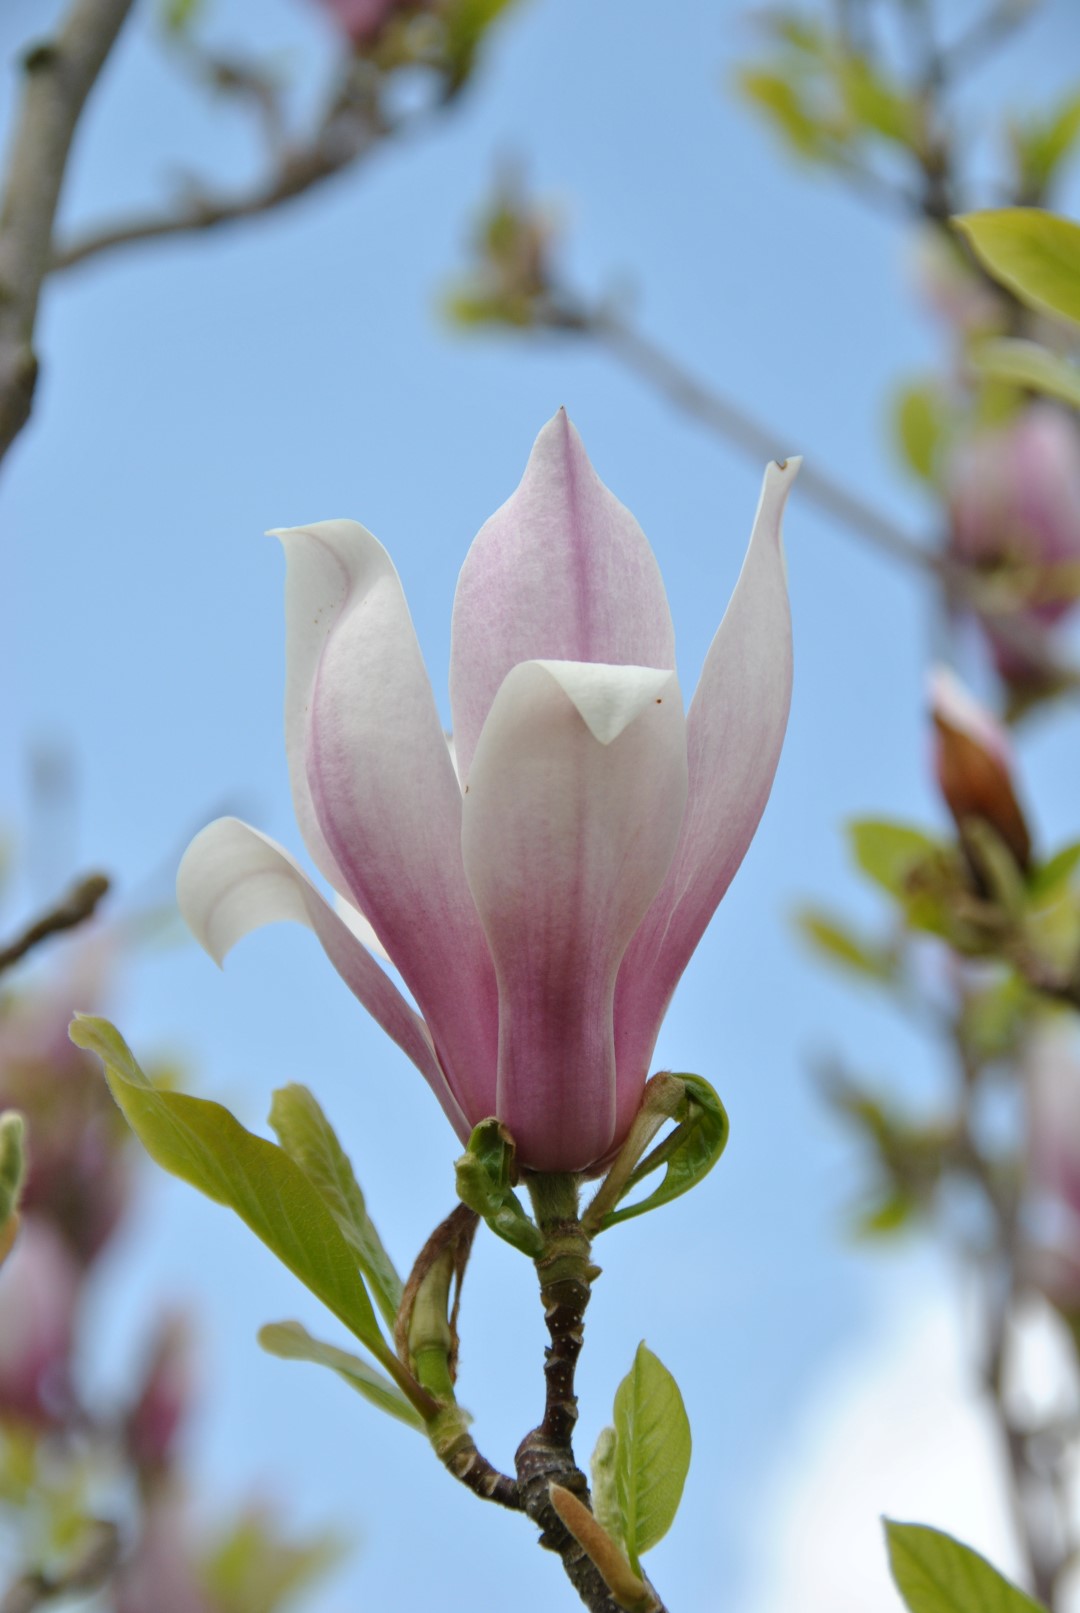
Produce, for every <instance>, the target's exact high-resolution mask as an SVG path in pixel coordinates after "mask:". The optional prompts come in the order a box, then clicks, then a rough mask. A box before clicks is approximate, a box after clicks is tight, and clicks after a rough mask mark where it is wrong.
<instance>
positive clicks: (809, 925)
mask: <svg viewBox="0 0 1080 1613" xmlns="http://www.w3.org/2000/svg"><path fill="white" fill-rule="evenodd" d="M795 922H796V924H797V925H798V928H799V930H800V931H801V933H802V935H803V937H804V939H805V940H807V941H809V942H810V945H811V946H812V947H813V948H814V949H815V951H817V952H820V953H821V955H822V956H823V957H824V958H827V959H828V961H829V962H830V963H838V964H840V965H841V966H842V967H843V968H845V969H849V970H852V971H853V972H854V973H855V974H861V975H865V976H868V977H869V978H870V979H871V980H888V979H889V978H890V977H891V975H892V972H893V968H892V961H891V959H890V957H889V955H888V953H887V952H885V951H883V950H882V948H881V947H875V946H873V945H871V943H869V942H867V941H864V940H863V939H862V938H861V937H860V936H857V935H856V934H855V933H854V931H852V930H849V929H848V928H847V926H846V925H845V924H844V923H843V921H842V920H840V919H837V918H834V917H833V915H832V914H831V913H825V912H822V911H821V909H820V908H815V907H804V908H803V909H802V911H801V912H799V913H796V915H795Z"/></svg>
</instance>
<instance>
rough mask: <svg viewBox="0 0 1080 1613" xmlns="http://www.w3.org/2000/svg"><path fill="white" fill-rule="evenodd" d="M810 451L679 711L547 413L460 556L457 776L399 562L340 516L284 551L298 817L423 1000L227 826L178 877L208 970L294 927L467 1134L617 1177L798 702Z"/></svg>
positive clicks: (619, 543) (454, 672)
mask: <svg viewBox="0 0 1080 1613" xmlns="http://www.w3.org/2000/svg"><path fill="white" fill-rule="evenodd" d="M798 463H799V462H798V461H797V460H788V461H787V462H785V463H784V464H772V465H770V466H769V467H768V469H767V471H766V473H765V484H764V489H763V492H762V496H761V503H760V505H759V508H758V513H757V519H756V522H755V525H754V530H753V535H752V537H751V541H750V547H749V551H748V553H747V556H746V561H745V563H744V565H743V569H742V574H741V576H740V578H739V581H738V584H737V586H736V589H735V593H734V595H733V596H732V599H731V602H730V604H729V606H728V609H727V613H726V614H725V616H724V620H723V622H722V623H721V625H720V628H719V630H718V632H717V634H716V637H715V638H714V640H713V643H712V646H711V648H710V650H709V653H708V656H707V658H706V661H705V666H704V669H703V671H702V675H701V680H700V683H699V685H698V689H697V692H696V694H695V696H694V699H693V702H692V703H691V706H690V710H689V712H688V713H685V714H684V710H683V703H682V698H681V695H680V692H679V684H678V680H677V677H676V674H675V670H674V668H675V645H674V633H673V629H672V623H671V616H670V612H669V610H668V604H667V598H666V596H665V593H664V587H663V583H662V581H661V578H660V573H659V570H658V568H657V565H656V561H655V559H654V557H653V554H652V551H651V549H650V548H649V545H648V542H647V541H646V539H645V536H644V534H643V533H642V531H641V528H640V527H639V526H638V524H637V522H636V521H635V520H634V518H633V516H632V515H631V514H630V513H629V511H628V510H626V509H625V508H624V507H623V505H622V504H620V503H619V502H618V500H617V499H616V498H615V497H614V496H613V495H612V494H611V493H610V492H609V491H608V489H607V488H606V487H605V486H604V485H603V483H602V482H601V481H600V480H599V478H598V477H597V475H596V473H595V471H594V470H593V468H592V466H591V465H590V463H589V460H588V458H587V456H586V454H585V450H584V448H583V447H582V444H581V440H580V438H579V437H578V435H577V432H576V431H575V430H574V428H573V426H572V425H571V424H570V422H569V420H568V419H567V417H566V415H565V413H564V412H562V411H560V413H559V414H558V415H556V416H555V418H554V419H553V420H552V421H550V422H549V424H548V425H547V426H545V428H544V430H543V431H542V432H541V433H540V436H539V437H538V438H537V441H536V445H535V447H534V449H533V453H532V456H531V458H530V460H529V463H528V466H527V468H526V471H525V475H524V477H523V479H522V481H521V484H520V486H519V487H518V489H517V491H516V492H515V493H514V494H513V495H512V496H511V498H510V499H508V501H507V502H506V503H505V504H504V505H503V506H502V508H501V509H499V510H497V511H496V512H495V514H494V515H493V516H492V517H491V518H490V519H489V520H488V521H487V522H486V523H485V525H484V526H483V527H482V528H481V530H480V532H479V534H478V536H477V538H476V540H475V541H474V543H473V545H472V548H471V549H470V551H469V554H468V556H467V557H466V560H465V564H464V567H463V568H462V572H461V577H460V580H459V583H458V589H457V597H456V600H455V603H454V615H453V638H452V647H451V658H450V704H451V708H452V712H453V719H454V739H455V743H456V749H457V769H456V770H455V766H454V764H453V762H452V761H451V757H450V754H449V751H448V749H447V744H446V739H445V736H444V734H443V730H442V725H441V723H440V721H439V716H438V712H437V709H436V704H435V699H434V696H433V694H432V690H431V685H430V683H429V681H428V677H427V673H426V672H425V670H424V664H423V661H422V659H421V655H420V649H419V645H418V644H417V641H416V635H415V633H414V631H413V626H412V622H411V620H410V617H409V612H408V608H407V606H406V603H405V598H404V594H403V592H402V588H401V583H400V581H399V579H398V576H397V573H396V571H395V570H394V567H393V565H392V563H391V561H390V558H389V556H388V555H387V553H386V551H385V550H384V549H383V548H382V546H381V545H380V544H379V543H378V542H377V541H376V540H375V539H374V538H373V537H372V536H371V534H370V533H369V532H366V531H365V530H364V528H363V527H361V526H358V525H356V524H355V523H354V522H351V521H327V522H323V523H321V524H319V525H317V526H310V527H297V528H294V529H292V530H290V531H287V532H282V533H280V534H279V536H280V537H281V540H282V542H283V544H284V547H285V551H286V556H287V561H288V580H287V586H286V621H287V672H286V699H285V738H286V748H287V752H288V758H289V764H290V769H291V775H292V789H293V800H294V804H295V808H296V813H297V817H298V820H299V824H300V828H301V831H302V833H303V836H304V839H305V841H306V843H307V846H308V850H309V852H310V853H311V856H312V858H313V860H314V862H315V863H316V865H317V867H318V868H319V869H320V871H321V872H322V873H323V875H324V876H325V877H326V879H327V880H328V881H329V882H330V884H331V885H332V886H333V887H334V889H335V891H337V893H338V895H339V897H342V898H344V899H345V900H346V901H347V902H349V903H350V904H351V905H352V906H354V907H356V908H358V909H359V910H360V911H361V912H362V913H363V915H364V917H365V918H366V920H367V922H368V923H369V924H370V925H371V927H372V929H373V931H374V933H375V935H376V936H377V938H378V941H379V943H380V944H381V946H382V947H383V948H384V949H385V952H386V954H387V956H388V957H389V958H390V959H391V960H392V962H393V964H394V965H395V966H396V968H397V969H398V971H399V973H400V975H401V977H402V979H403V981H404V983H405V985H406V986H407V988H408V990H409V991H410V992H411V993H412V996H413V999H414V1001H415V1004H416V1008H415V1009H414V1008H413V1007H412V1006H411V1005H410V1004H409V1003H408V1002H407V1001H406V999H405V997H404V996H403V995H402V993H401V992H400V991H399V990H398V989H397V987H396V986H395V985H394V984H393V983H392V981H391V979H390V977H389V976H388V975H387V974H386V973H385V971H384V970H383V969H382V967H381V966H380V964H379V963H378V962H377V961H376V958H375V957H374V956H373V954H372V952H371V951H370V950H369V949H368V948H366V947H365V946H364V945H363V944H362V943H361V942H360V941H359V940H358V939H357V937H356V935H355V934H354V932H353V930H352V928H350V926H349V925H348V924H347V923H346V922H345V921H344V920H343V919H342V918H341V917H340V916H339V914H338V913H337V912H335V910H334V908H333V907H332V906H331V905H329V904H328V903H327V902H326V901H324V900H323V898H322V896H321V895H320V894H319V893H318V892H317V891H316V889H315V887H314V886H313V885H312V884H311V882H310V881H309V880H308V879H307V877H306V876H305V875H304V874H303V872H302V871H301V870H300V868H299V867H298V866H297V864H296V863H295V862H294V861H293V860H292V858H291V857H290V856H289V855H288V854H287V853H286V852H285V851H283V850H282V849H281V847H280V846H277V845H275V844H274V843H273V842H272V841H270V840H268V839H267V838H266V837H265V836H263V835H261V834H259V833H258V831H256V830H255V829H251V828H249V827H248V826H247V825H245V824H243V823H240V822H238V821H237V820H236V819H232V818H224V819H220V820H218V821H217V822H216V823H212V824H210V825H209V827H208V828H206V829H204V830H203V831H202V833H201V834H200V835H198V836H197V838H196V839H195V841H194V842H193V843H192V845H191V847H190V848H189V849H188V852H187V854H186V855H185V857H184V860H183V863H182V865H181V868H180V872H179V878H178V887H177V889H178V897H179V902H180V907H181V911H182V912H183V914H184V917H185V918H186V920H187V923H188V925H189V926H190V928H191V930H192V931H193V933H194V934H195V936H196V937H197V939H198V940H199V941H200V942H201V943H202V945H203V946H204V947H205V948H206V950H207V951H208V952H209V953H210V954H211V956H212V957H214V958H216V959H217V960H218V961H219V962H220V961H221V960H222V959H224V957H225V954H226V953H227V952H228V951H229V949H230V947H232V945H233V944H234V943H235V942H236V941H237V940H238V939H239V938H240V937H241V936H242V935H245V934H247V933H248V931H250V930H252V929H255V928H256V927H258V926H259V925H262V924H268V923H272V922H273V921H275V920H278V919H296V920H299V921H300V922H301V923H303V924H307V925H309V926H310V927H311V928H312V929H313V930H314V931H315V932H316V934H317V935H318V937H319V939H320V941H321V942H322V944H323V946H324V948H325V950H326V952H327V954H328V955H329V957H330V959H331V962H332V963H333V964H334V966H335V968H336V969H337V970H338V972H339V973H340V974H341V976H342V978H343V979H344V980H345V982H346V984H347V985H349V987H350V988H351V989H352V990H353V992H355V994H356V996H357V997H358V998H359V999H360V1001H361V1002H362V1003H363V1004H364V1005H365V1007H366V1008H367V1009H368V1010H369V1012H370V1013H372V1014H373V1015H374V1017H375V1018H376V1019H377V1020H378V1021H379V1023H380V1024H381V1025H382V1026H383V1028H384V1029H385V1030H386V1031H387V1032H388V1033H389V1035H390V1036H392V1037H393V1039H394V1040H395V1041H396V1042H397V1043H398V1045H399V1046H400V1047H401V1048H403V1050H404V1051H405V1052H406V1053H407V1054H408V1055H409V1057H410V1058H411V1059H412V1060H413V1062H414V1063H415V1064H416V1065H417V1067H418V1068H419V1069H420V1071H421V1073H422V1074H423V1075H424V1076H425V1077H426V1079H427V1080H428V1082H429V1083H430V1085H431V1087H432V1088H433V1089H434V1091H435V1093H436V1094H437V1096H438V1097H439V1099H440V1101H441V1103H442V1105H443V1108H444V1109H445V1111H446V1113H447V1115H448V1116H449V1118H450V1120H451V1123H452V1124H453V1126H454V1128H455V1130H456V1131H457V1133H458V1136H459V1137H461V1138H462V1139H463V1140H464V1139H465V1138H467V1136H468V1134H469V1131H470V1130H471V1128H472V1127H473V1126H474V1125H475V1124H476V1123H477V1122H478V1121H480V1120H481V1119H484V1118H486V1117H487V1116H489V1115H498V1117H499V1118H500V1119H501V1120H502V1121H503V1122H504V1123H505V1124H506V1125H507V1126H508V1128H509V1129H510V1131H511V1133H512V1134H513V1136H514V1138H515V1140H516V1142H517V1146H518V1151H519V1158H520V1160H521V1162H522V1163H523V1164H524V1165H526V1166H528V1167H530V1168H532V1169H535V1170H544V1171H570V1170H585V1169H587V1168H588V1167H590V1166H592V1165H594V1164H595V1163H596V1162H597V1161H600V1160H602V1159H604V1158H605V1156H607V1155H608V1154H609V1153H610V1152H611V1150H612V1149H613V1148H614V1147H616V1146H617V1145H618V1144H619V1143H620V1142H621V1141H622V1139H623V1138H624V1137H625V1135H626V1132H627V1129H628V1128H629V1125H630V1122H631V1120H632V1118H633V1116H634V1114H635V1112H636V1110H637V1108H638V1105H639V1103H640V1099H641V1093H642V1088H643V1086H644V1083H645V1080H646V1077H647V1075H648V1071H649V1062H650V1059H651V1056H652V1051H653V1047H654V1045H655V1042H656V1037H657V1034H658V1032H659V1028H660V1023H661V1020H662V1019H663V1016H664V1012H665V1010H666V1008H667V1005H668V1003H669V1001H670V999H671V995H672V992H673V991H674V989H675V985H676V983H677V981H678V979H679V977H680V976H681V974H682V972H683V970H684V969H685V967H686V965H687V963H688V961H689V959H690V956H691V954H692V952H693V951H694V948H695V947H696V946H697V943H698V941H699V940H700V939H701V936H702V933H703V932H704V930H705V927H706V925H707V924H708V922H709V920H710V918H711V917H712V914H713V912H714V911H715V909H716V906H717V904H718V903H719V901H720V899H721V897H722V896H723V895H724V892H725V891H726V890H727V887H728V885H729V884H730V882H731V879H732V878H733V876H734V874H735V871H736V869H737V868H738V866H739V864H740V862H741V861H742V858H743V855H744V854H745V852H746V849H747V847H748V846H749V844H750V841H751V839H752V837H753V835H754V832H755V830H756V828H757V825H758V822H759V820H760V818H761V814H762V812H763V810H764V807H765V802H766V800H767V799H768V795H769V791H770V789H771V786H772V781H773V775H774V773H775V771H776V766H777V762H778V759H779V755H780V747H781V744H782V741H783V736H784V729H785V726H786V723H787V714H788V705H789V701H790V694H791V626H790V615H789V610H788V600H787V588H786V576H785V567H784V558H783V551H782V546H781V532H780V528H781V516H782V512H783V507H784V503H785V501H786V498H787V494H788V490H789V488H790V486H791V483H792V481H793V479H794V476H795V473H796V470H797V468H798ZM459 779H460V782H459ZM417 1010H419V1012H417Z"/></svg>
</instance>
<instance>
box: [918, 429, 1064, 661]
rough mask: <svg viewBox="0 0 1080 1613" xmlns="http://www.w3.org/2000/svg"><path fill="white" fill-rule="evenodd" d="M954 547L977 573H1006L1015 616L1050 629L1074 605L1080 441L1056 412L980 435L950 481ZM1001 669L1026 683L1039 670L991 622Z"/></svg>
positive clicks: (990, 631) (964, 451)
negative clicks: (1014, 607) (1014, 604)
mask: <svg viewBox="0 0 1080 1613" xmlns="http://www.w3.org/2000/svg"><path fill="white" fill-rule="evenodd" d="M948 480H949V487H948V497H949V508H950V514H951V519H952V532H951V547H952V551H953V554H954V556H955V557H956V559H958V560H960V561H962V562H963V563H964V564H965V565H968V566H971V567H972V568H973V569H975V570H978V571H985V572H987V573H994V572H1000V573H1001V574H1002V575H1003V576H1004V577H1007V578H1008V580H1009V582H1010V588H1011V590H1012V592H1011V594H1010V602H1011V599H1012V598H1013V597H1015V600H1016V610H1015V612H1012V611H1010V613H1009V617H1006V618H1005V619H1006V620H1008V619H1009V618H1010V617H1012V618H1013V619H1015V620H1017V621H1019V622H1020V623H1022V624H1026V625H1027V626H1028V627H1030V628H1031V629H1032V630H1037V629H1040V628H1046V627H1049V626H1052V625H1053V624H1054V623H1055V622H1057V621H1059V620H1060V619H1061V617H1062V616H1064V615H1065V614H1066V612H1068V611H1069V610H1070V609H1071V608H1072V607H1073V605H1074V604H1075V603H1076V598H1077V593H1078V587H1080V577H1078V575H1077V572H1078V570H1080V436H1078V435H1077V430H1076V426H1075V424H1074V422H1073V421H1072V420H1071V419H1070V418H1069V417H1068V416H1067V415H1066V414H1065V413H1064V411H1063V410H1061V409H1059V408H1058V407H1057V406H1056V405H1055V404H1052V403H1032V404H1029V405H1028V407H1027V408H1026V409H1025V410H1024V411H1023V412H1022V413H1021V414H1019V415H1018V416H1017V417H1016V418H1015V419H1014V420H1012V421H1011V422H1010V423H1009V424H1008V425H1007V426H1005V427H1003V428H999V429H997V430H994V431H986V432H983V433H982V434H981V435H980V436H978V437H976V438H975V439H974V440H973V441H971V442H969V443H967V444H966V445H965V447H964V448H963V449H962V450H961V451H960V452H959V453H957V454H956V456H955V457H954V460H953V463H952V466H951V470H950V473H949V478H948ZM985 626H986V633H987V637H988V639H989V642H990V647H991V649H992V651H993V655H994V659H995V662H996V664H997V667H998V670H999V672H1000V673H1001V675H1002V677H1004V678H1005V679H1006V680H1007V681H1009V682H1013V683H1023V682H1025V681H1028V680H1029V679H1030V678H1032V677H1033V676H1035V675H1036V674H1037V673H1038V671H1039V669H1038V667H1035V666H1033V665H1032V664H1031V658H1030V657H1029V656H1028V655H1026V654H1025V652H1024V650H1023V648H1018V646H1017V644H1016V643H1015V642H1014V640H1013V639H1012V638H1011V637H1010V636H1008V634H1007V633H1003V632H1002V631H1001V629H1000V627H999V628H997V629H995V624H994V618H993V617H992V616H987V618H986V619H985Z"/></svg>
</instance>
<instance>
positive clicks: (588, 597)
mask: <svg viewBox="0 0 1080 1613" xmlns="http://www.w3.org/2000/svg"><path fill="white" fill-rule="evenodd" d="M545 658H554V659H557V660H566V661H603V662H609V663H612V664H617V665H635V666H655V667H673V666H674V665H675V640H674V632H673V629H672V625H671V613H670V612H669V610H668V604H667V597H666V595H665V593H664V584H663V582H662V580H661V577H660V572H659V569H658V567H657V564H656V560H655V559H654V557H653V552H652V550H651V549H650V548H649V544H648V541H647V539H646V537H645V534H644V533H643V532H642V530H641V528H640V527H639V526H638V524H637V522H636V521H635V520H634V517H633V516H632V515H631V514H630V511H629V510H628V509H626V508H625V506H624V505H622V504H620V503H619V500H618V499H617V498H616V497H615V496H614V494H613V493H611V492H609V490H608V489H607V488H606V487H605V486H604V484H603V482H602V481H601V480H600V478H599V477H598V476H597V474H596V472H595V471H594V470H593V468H592V465H591V464H590V463H589V458H588V455H587V454H586V452H585V449H584V448H583V446H582V443H581V438H580V437H579V436H578V434H577V432H576V431H575V430H574V427H573V426H572V425H571V424H570V421H569V420H568V419H567V416H566V411H565V410H564V409H560V410H559V412H558V414H557V415H556V416H555V417H554V419H553V420H550V421H549V422H548V424H547V425H546V426H545V427H544V429H543V430H542V431H541V433H540V435H539V436H538V437H537V439H536V444H535V446H534V448H533V451H532V454H531V456H530V458H529V463H528V465H527V466H526V469H525V474H524V476H523V477H522V479H521V484H520V486H519V487H518V489H517V491H516V492H515V493H513V494H512V495H511V496H510V498H509V499H508V500H507V501H506V503H505V504H504V505H503V506H502V508H501V509H498V510H496V512H495V514H494V515H493V516H491V518H490V519H489V520H488V521H486V522H485V523H484V525H483V526H482V527H481V529H480V531H479V533H478V534H477V536H476V539H475V540H474V542H473V545H472V547H471V549H470V550H469V553H468V555H467V556H466V558H465V564H464V566H463V567H462V569H461V577H460V579H459V581H458V587H457V595H456V597H455V600H454V620H453V637H452V642H451V652H450V703H451V706H452V708H453V714H454V739H455V742H456V744H457V752H458V772H459V774H460V775H461V777H462V778H463V779H467V778H468V775H469V767H470V764H471V762H472V756H473V752H474V750H475V749H476V743H477V739H478V736H479V734H480V730H481V728H482V727H483V725H484V720H485V718H486V717H487V714H488V711H489V710H490V709H491V704H492V702H493V701H494V699H495V696H496V694H497V693H498V690H499V688H500V686H501V684H502V681H503V679H504V678H505V677H506V675H507V673H508V672H509V671H510V670H511V668H512V667H515V666H517V665H518V663H519V662H521V661H530V660H537V659H545Z"/></svg>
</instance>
